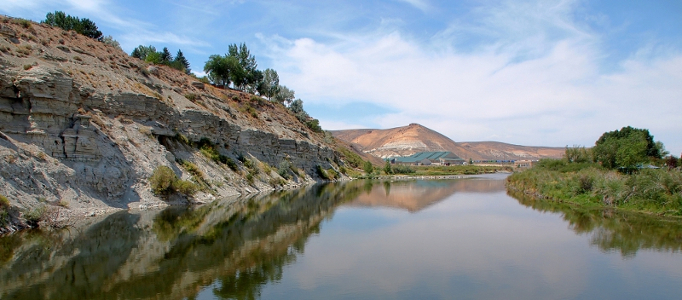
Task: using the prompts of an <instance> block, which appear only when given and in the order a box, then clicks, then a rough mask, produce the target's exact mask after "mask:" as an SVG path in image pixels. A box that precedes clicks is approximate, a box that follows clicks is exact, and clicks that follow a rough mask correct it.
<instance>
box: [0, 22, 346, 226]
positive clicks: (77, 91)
mask: <svg viewBox="0 0 682 300" xmlns="http://www.w3.org/2000/svg"><path fill="white" fill-rule="evenodd" d="M0 66H1V67H0V174H1V175H2V177H1V178H0V195H2V196H5V197H7V198H8V199H9V202H10V203H9V204H10V206H11V207H12V208H11V209H10V214H11V218H12V223H15V224H17V220H18V219H19V216H25V215H26V214H27V213H28V212H30V211H40V212H42V213H43V216H44V215H45V212H46V211H47V212H51V213H52V215H53V216H54V218H53V219H52V220H50V221H53V222H56V221H57V219H64V217H65V216H73V215H79V216H82V215H95V214H98V213H103V212H106V211H111V210H116V209H126V208H145V207H149V206H159V205H166V204H167V203H176V202H185V199H186V197H184V196H183V195H180V194H175V195H171V196H170V197H167V198H162V197H158V196H157V195H155V194H154V193H152V192H151V186H150V182H149V178H150V176H151V175H152V173H153V171H154V170H155V169H156V168H158V167H159V166H167V167H170V168H171V169H172V170H173V172H174V173H175V174H176V175H177V176H179V177H180V178H181V179H184V180H187V181H191V182H194V183H195V184H196V185H197V186H199V187H201V188H200V190H199V191H198V192H197V193H196V194H195V195H194V197H190V200H192V201H194V202H206V201H212V200H213V199H216V198H221V197H227V196H235V195H241V194H249V193H255V192H258V191H269V190H273V189H280V188H291V187H294V186H299V185H301V184H306V183H310V182H315V181H316V180H319V177H318V175H317V173H316V168H317V166H321V167H323V168H325V169H330V168H336V169H337V170H338V167H339V166H338V165H337V163H338V164H343V161H342V160H341V158H340V157H338V156H337V154H336V152H335V151H334V150H333V148H332V147H331V146H330V145H328V144H327V142H325V139H324V135H323V134H321V133H315V132H313V131H311V130H310V129H308V128H307V127H306V126H305V125H303V124H302V123H301V122H300V121H299V120H297V119H296V117H294V116H293V115H292V114H290V113H289V111H288V110H287V109H286V108H285V107H284V106H282V105H281V104H278V103H273V102H269V101H266V100H264V99H261V98H260V97H257V96H254V95H251V94H247V93H243V92H240V91H236V90H231V89H219V88H215V87H213V86H211V85H207V84H203V83H201V82H199V81H197V79H196V78H195V77H193V76H189V75H186V74H185V73H183V72H181V71H178V70H175V69H172V68H169V67H167V66H163V65H152V64H149V63H146V62H143V61H141V60H139V59H136V58H132V57H130V56H128V54H126V53H124V52H123V51H122V50H121V49H120V48H118V47H115V46H111V45H107V44H105V43H102V42H98V41H96V40H93V39H90V38H88V37H85V36H82V35H79V34H77V33H75V32H73V31H64V30H62V29H60V28H52V27H50V26H47V25H43V24H37V23H32V22H29V21H25V20H18V19H13V18H7V17H0ZM200 148H201V149H200ZM228 162H229V163H228ZM332 162H334V163H332ZM281 166H285V167H284V169H283V170H279V171H281V172H278V167H281ZM289 166H290V167H289ZM280 169H281V168H280ZM282 172H284V173H286V174H287V175H286V176H284V177H282V176H280V174H281V173H282ZM278 173H280V174H278ZM337 173H339V172H337ZM41 221H45V220H42V219H41ZM0 225H2V224H0ZM0 227H2V226H0Z"/></svg>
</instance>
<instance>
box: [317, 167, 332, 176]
mask: <svg viewBox="0 0 682 300" xmlns="http://www.w3.org/2000/svg"><path fill="white" fill-rule="evenodd" d="M315 171H317V176H320V178H322V179H324V180H331V178H330V176H329V174H327V171H326V170H325V169H324V168H322V166H320V165H317V166H316V167H315Z"/></svg>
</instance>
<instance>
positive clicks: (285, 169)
mask: <svg viewBox="0 0 682 300" xmlns="http://www.w3.org/2000/svg"><path fill="white" fill-rule="evenodd" d="M289 169H291V163H289V161H287V160H283V161H282V162H280V163H279V166H277V174H279V176H282V178H284V179H286V180H289V178H291V175H290V174H289Z"/></svg>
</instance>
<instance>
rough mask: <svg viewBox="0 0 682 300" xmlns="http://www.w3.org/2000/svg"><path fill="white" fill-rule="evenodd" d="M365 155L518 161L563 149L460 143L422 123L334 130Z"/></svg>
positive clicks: (558, 155) (558, 151)
mask: <svg viewBox="0 0 682 300" xmlns="http://www.w3.org/2000/svg"><path fill="white" fill-rule="evenodd" d="M332 134H333V135H334V137H336V138H338V139H340V140H344V141H346V142H348V143H350V144H352V145H355V146H356V147H357V148H359V149H361V150H362V151H363V152H365V153H369V154H372V155H374V156H377V157H381V158H387V157H392V156H409V155H412V154H414V153H417V152H423V151H451V152H453V153H455V154H457V155H458V156H459V157H461V158H463V159H469V158H471V159H473V160H511V159H514V160H517V159H540V158H546V157H552V158H558V157H561V155H563V152H564V149H563V148H552V147H530V146H519V145H512V144H506V143H501V142H460V143H456V142H454V141H453V140H451V139H450V138H448V137H446V136H444V135H442V134H440V133H438V132H436V131H434V130H431V129H429V128H427V127H424V126H422V125H419V124H410V125H408V126H403V127H397V128H391V129H351V130H336V131H332Z"/></svg>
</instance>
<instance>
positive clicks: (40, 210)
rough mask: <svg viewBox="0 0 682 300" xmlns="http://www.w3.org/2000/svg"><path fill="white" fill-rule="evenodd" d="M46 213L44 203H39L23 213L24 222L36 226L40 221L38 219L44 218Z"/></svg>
mask: <svg viewBox="0 0 682 300" xmlns="http://www.w3.org/2000/svg"><path fill="white" fill-rule="evenodd" d="M46 215H47V207H46V206H45V205H40V206H38V207H36V208H33V209H30V210H28V211H27V212H26V213H24V219H26V223H27V224H28V225H29V226H31V227H38V223H40V221H43V220H45V217H46Z"/></svg>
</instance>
